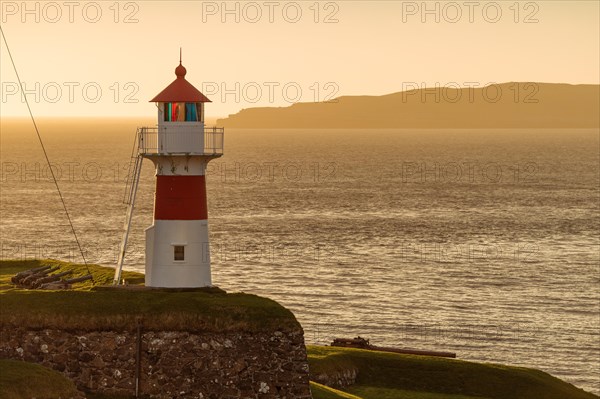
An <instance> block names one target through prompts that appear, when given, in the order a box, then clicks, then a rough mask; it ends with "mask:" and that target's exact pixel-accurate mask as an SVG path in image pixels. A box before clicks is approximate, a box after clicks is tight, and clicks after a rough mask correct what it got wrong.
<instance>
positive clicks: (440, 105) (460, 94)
mask: <svg viewBox="0 0 600 399" xmlns="http://www.w3.org/2000/svg"><path fill="white" fill-rule="evenodd" d="M599 109H600V85H592V84H582V85H570V84H558V83H536V82H511V83H502V84H491V85H488V86H485V87H464V88H458V87H432V88H417V86H416V85H415V88H411V90H407V91H401V92H397V93H392V94H387V95H383V96H343V97H338V98H335V99H333V100H331V101H328V102H313V103H297V104H293V105H291V106H289V107H263V108H248V109H243V110H241V111H240V112H238V113H236V114H232V115H229V117H227V118H223V119H219V120H217V124H218V125H219V126H224V127H226V128H267V129H268V128H295V129H317V128H319V129H328V128H329V129H348V128H357V129H389V128H417V129H418V128H425V129H460V128H464V129H485V128H598V127H600V111H599Z"/></svg>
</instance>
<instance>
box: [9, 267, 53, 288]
mask: <svg viewBox="0 0 600 399" xmlns="http://www.w3.org/2000/svg"><path fill="white" fill-rule="evenodd" d="M51 267H52V266H42V267H36V268H35V269H29V270H23V271H22V272H19V273H17V274H15V275H14V276H13V277H12V278H11V279H10V281H12V282H13V283H14V284H18V283H19V281H21V280H23V279H24V278H25V277H29V276H31V275H32V274H35V273H39V272H43V271H44V270H48V269H50V268H51Z"/></svg>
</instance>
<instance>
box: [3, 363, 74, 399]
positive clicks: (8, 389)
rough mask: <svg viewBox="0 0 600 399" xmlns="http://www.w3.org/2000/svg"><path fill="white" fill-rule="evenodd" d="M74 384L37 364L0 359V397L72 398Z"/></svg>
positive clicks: (18, 398)
mask: <svg viewBox="0 0 600 399" xmlns="http://www.w3.org/2000/svg"><path fill="white" fill-rule="evenodd" d="M76 394H77V389H76V388H75V384H73V382H71V381H70V380H68V379H67V378H66V377H65V376H63V375H62V374H60V373H59V372H57V371H53V370H50V369H47V368H45V367H42V366H40V365H37V364H32V363H25V362H20V361H16V360H4V359H0V399H23V398H39V399H42V398H61V397H62V398H72V397H74V396H75V395H76Z"/></svg>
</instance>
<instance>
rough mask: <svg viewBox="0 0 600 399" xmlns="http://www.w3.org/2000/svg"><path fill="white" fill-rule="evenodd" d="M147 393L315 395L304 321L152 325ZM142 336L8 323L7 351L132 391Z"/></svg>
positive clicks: (296, 398)
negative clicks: (223, 327)
mask: <svg viewBox="0 0 600 399" xmlns="http://www.w3.org/2000/svg"><path fill="white" fill-rule="evenodd" d="M140 342H141V352H140V355H141V356H140V362H139V370H140V373H139V388H140V393H142V394H143V395H147V396H150V397H154V398H201V399H205V398H206V399H208V398H210V399H213V398H214V399H217V398H223V399H225V398H253V399H254V398H256V399H258V398H264V399H271V398H272V399H275V398H286V399H308V398H310V397H311V395H310V390H309V374H308V363H307V356H306V348H305V346H304V336H303V332H302V329H301V328H297V329H289V330H282V331H270V332H267V331H263V332H254V333H247V332H224V333H213V332H211V333H207V332H204V333H203V332H201V331H199V332H183V331H147V332H143V333H142V334H141V341H140ZM137 348H138V335H137V333H136V332H135V331H133V332H117V331H85V332H84V331H80V332H78V331H64V330H58V329H43V330H37V331H36V330H32V329H24V328H21V327H10V326H4V328H3V330H2V334H1V339H0V357H2V358H11V359H21V360H25V361H29V362H35V363H39V364H42V365H45V366H47V367H50V368H52V369H55V370H58V371H60V372H62V373H63V374H65V375H66V376H68V377H69V378H70V379H72V380H73V381H74V382H75V384H76V385H77V387H78V388H79V389H81V390H84V391H93V392H102V393H106V394H122V395H132V394H133V393H134V392H135V386H136V376H137V375H138V374H137V369H138V362H137V361H136V358H137V354H138V353H137Z"/></svg>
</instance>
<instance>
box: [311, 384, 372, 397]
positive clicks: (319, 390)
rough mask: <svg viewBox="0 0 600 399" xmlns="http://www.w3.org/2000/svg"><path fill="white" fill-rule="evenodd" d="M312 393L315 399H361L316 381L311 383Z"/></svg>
mask: <svg viewBox="0 0 600 399" xmlns="http://www.w3.org/2000/svg"><path fill="white" fill-rule="evenodd" d="M310 391H311V392H312V394H313V399H361V398H359V397H358V396H355V395H352V394H349V393H347V392H343V391H339V390H337V389H333V388H330V387H328V386H325V385H321V384H318V383H316V382H314V381H311V382H310Z"/></svg>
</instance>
